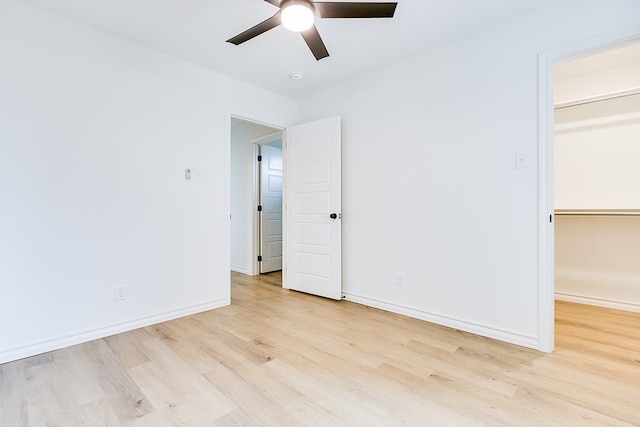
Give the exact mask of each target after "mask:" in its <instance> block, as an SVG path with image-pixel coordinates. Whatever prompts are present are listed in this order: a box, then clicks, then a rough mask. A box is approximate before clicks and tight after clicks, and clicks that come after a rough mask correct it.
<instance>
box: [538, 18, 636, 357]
mask: <svg viewBox="0 0 640 427" xmlns="http://www.w3.org/2000/svg"><path fill="white" fill-rule="evenodd" d="M638 40H640V27H639V28H634V29H627V30H625V31H619V32H614V33H609V34H606V35H603V36H600V37H596V38H592V39H588V40H584V41H581V42H577V43H574V44H571V45H568V46H564V47H562V48H559V49H554V50H551V51H547V52H543V53H541V54H539V55H538V91H539V93H538V209H539V211H538V218H539V223H538V337H539V343H538V347H539V349H540V350H541V351H545V352H549V353H550V352H552V351H553V348H554V312H555V309H554V304H555V277H554V274H555V271H554V270H555V254H554V244H555V238H554V221H553V212H554V176H553V168H554V159H553V151H554V149H553V148H554V145H553V139H554V100H553V98H554V96H553V83H554V82H553V67H554V65H555V64H557V63H560V62H564V61H567V60H570V59H576V58H579V57H582V56H587V55H591V54H594V53H597V52H600V51H603V50H608V49H612V48H614V47H617V46H621V45H624V44H626V43H631V42H634V41H635V42H637V41H638Z"/></svg>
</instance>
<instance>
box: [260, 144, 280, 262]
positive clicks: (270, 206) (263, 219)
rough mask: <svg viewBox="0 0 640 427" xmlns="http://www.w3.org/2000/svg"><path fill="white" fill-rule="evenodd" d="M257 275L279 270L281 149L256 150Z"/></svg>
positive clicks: (263, 147)
mask: <svg viewBox="0 0 640 427" xmlns="http://www.w3.org/2000/svg"><path fill="white" fill-rule="evenodd" d="M260 154H261V155H262V161H261V162H260V204H261V205H262V212H261V215H260V253H261V254H262V262H261V263H260V273H269V272H271V271H277V270H281V269H282V149H280V148H277V147H271V146H269V145H262V146H261V147H260Z"/></svg>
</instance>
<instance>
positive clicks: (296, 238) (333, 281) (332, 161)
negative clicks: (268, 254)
mask: <svg viewBox="0 0 640 427" xmlns="http://www.w3.org/2000/svg"><path fill="white" fill-rule="evenodd" d="M340 150H341V126H340V117H339V116H336V117H330V118H327V119H323V120H318V121H315V122H311V123H306V124H302V125H298V126H292V127H290V128H287V129H286V131H285V151H286V155H285V158H286V161H285V170H286V172H285V179H286V182H285V217H286V219H285V227H286V228H285V230H286V231H285V264H284V266H283V267H284V268H283V287H285V288H287V289H293V290H297V291H301V292H306V293H310V294H314V295H319V296H323V297H327V298H333V299H341V298H342V248H341V246H342V229H341V217H342V214H341V208H342V203H341V169H340V168H341V164H340V163H341V155H340Z"/></svg>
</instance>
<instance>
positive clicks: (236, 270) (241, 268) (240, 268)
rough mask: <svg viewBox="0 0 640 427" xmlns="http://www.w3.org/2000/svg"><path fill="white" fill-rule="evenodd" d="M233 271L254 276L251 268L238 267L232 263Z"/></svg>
mask: <svg viewBox="0 0 640 427" xmlns="http://www.w3.org/2000/svg"><path fill="white" fill-rule="evenodd" d="M230 269H231V271H235V272H236V273H241V274H246V275H247V276H253V274H252V272H251V271H249V269H247V268H244V267H238V266H236V265H232V266H231V267H230Z"/></svg>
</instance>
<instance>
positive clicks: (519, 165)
mask: <svg viewBox="0 0 640 427" xmlns="http://www.w3.org/2000/svg"><path fill="white" fill-rule="evenodd" d="M528 167H529V158H528V157H527V155H526V154H525V153H522V152H519V153H516V169H526V168H528Z"/></svg>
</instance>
